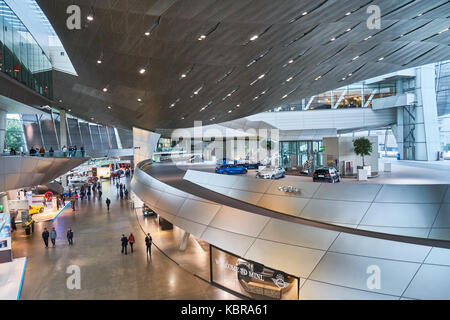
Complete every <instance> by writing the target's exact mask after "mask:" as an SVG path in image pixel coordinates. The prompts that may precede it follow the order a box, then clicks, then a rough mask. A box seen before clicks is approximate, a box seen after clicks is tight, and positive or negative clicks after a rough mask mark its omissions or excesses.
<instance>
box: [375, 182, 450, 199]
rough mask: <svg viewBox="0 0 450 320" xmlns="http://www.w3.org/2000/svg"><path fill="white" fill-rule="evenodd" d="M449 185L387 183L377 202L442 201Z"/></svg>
mask: <svg viewBox="0 0 450 320" xmlns="http://www.w3.org/2000/svg"><path fill="white" fill-rule="evenodd" d="M446 189H447V186H445V185H433V184H428V185H394V184H385V185H383V188H382V189H381V190H380V192H379V193H378V196H377V197H376V199H375V202H397V203H399V202H401V203H440V202H441V201H442V198H443V196H444V192H445V191H446Z"/></svg>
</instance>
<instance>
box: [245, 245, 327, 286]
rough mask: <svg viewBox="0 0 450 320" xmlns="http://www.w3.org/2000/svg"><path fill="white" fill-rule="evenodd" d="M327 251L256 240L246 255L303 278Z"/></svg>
mask: <svg viewBox="0 0 450 320" xmlns="http://www.w3.org/2000/svg"><path fill="white" fill-rule="evenodd" d="M324 253H325V251H322V250H315V249H308V248H302V247H297V246H290V245H286V244H282V243H276V242H271V241H266V240H259V239H258V240H256V241H255V243H254V244H253V245H252V246H251V248H250V249H249V250H248V252H247V254H246V255H245V256H244V258H246V259H250V260H254V261H258V262H260V263H262V264H264V265H267V266H269V267H271V268H274V269H278V270H283V271H285V272H287V273H290V274H294V275H297V276H299V277H302V278H306V277H308V275H309V274H310V273H311V272H312V270H313V269H314V267H315V266H316V265H317V263H318V262H319V260H320V259H321V258H322V256H323V254H324Z"/></svg>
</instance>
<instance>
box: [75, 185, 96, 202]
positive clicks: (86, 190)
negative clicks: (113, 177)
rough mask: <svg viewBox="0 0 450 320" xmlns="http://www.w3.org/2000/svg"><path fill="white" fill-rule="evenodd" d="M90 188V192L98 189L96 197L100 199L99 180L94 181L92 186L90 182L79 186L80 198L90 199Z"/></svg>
mask: <svg viewBox="0 0 450 320" xmlns="http://www.w3.org/2000/svg"><path fill="white" fill-rule="evenodd" d="M91 189H92V192H94V193H96V192H97V191H98V198H99V199H101V197H102V195H103V192H102V185H101V183H100V182H94V183H93V184H92V186H91V185H90V184H87V185H85V186H84V185H83V186H81V188H80V198H81V200H83V199H84V198H87V199H88V200H91V194H92V193H91ZM75 192H76V191H75Z"/></svg>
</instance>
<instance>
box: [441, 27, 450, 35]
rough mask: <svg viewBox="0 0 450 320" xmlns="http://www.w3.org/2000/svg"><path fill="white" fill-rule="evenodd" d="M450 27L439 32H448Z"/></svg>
mask: <svg viewBox="0 0 450 320" xmlns="http://www.w3.org/2000/svg"><path fill="white" fill-rule="evenodd" d="M449 29H450V28H445V29H444V30H441V31H439V34H441V33H444V32H447V31H448V30H449Z"/></svg>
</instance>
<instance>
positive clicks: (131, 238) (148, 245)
mask: <svg viewBox="0 0 450 320" xmlns="http://www.w3.org/2000/svg"><path fill="white" fill-rule="evenodd" d="M120 242H121V243H122V251H121V252H122V254H123V253H125V254H128V244H129V245H130V251H131V253H132V252H134V250H133V246H134V243H135V242H136V240H135V238H134V235H133V234H132V233H130V235H129V236H128V237H127V236H125V234H122V237H121V238H120ZM152 242H153V239H152V236H151V235H150V233H147V236H146V237H145V248H146V251H145V252H146V254H147V255H148V256H150V257H151V256H152Z"/></svg>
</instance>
